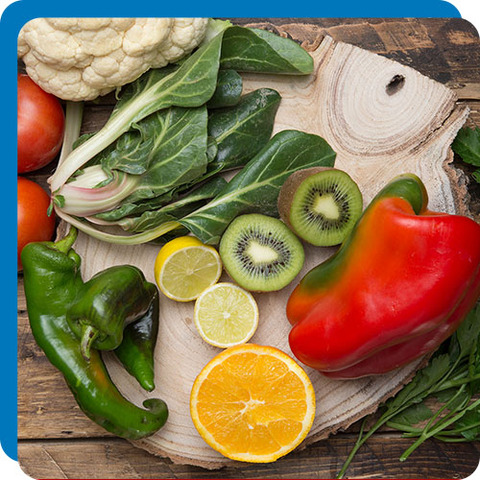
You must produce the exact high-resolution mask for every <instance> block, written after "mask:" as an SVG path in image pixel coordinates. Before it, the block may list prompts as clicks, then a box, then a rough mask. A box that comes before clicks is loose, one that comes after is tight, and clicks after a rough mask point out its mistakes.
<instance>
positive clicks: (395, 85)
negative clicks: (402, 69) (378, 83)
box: [385, 75, 405, 95]
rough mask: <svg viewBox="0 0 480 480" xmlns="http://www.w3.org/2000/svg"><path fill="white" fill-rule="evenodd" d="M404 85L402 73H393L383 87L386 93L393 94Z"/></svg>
mask: <svg viewBox="0 0 480 480" xmlns="http://www.w3.org/2000/svg"><path fill="white" fill-rule="evenodd" d="M404 85H405V77H404V76H403V75H395V76H394V77H393V78H392V79H391V80H390V82H389V83H388V85H387V86H386V87H385V90H386V91H387V95H395V94H396V93H397V92H399V91H400V90H401V89H402V87H403V86H404Z"/></svg>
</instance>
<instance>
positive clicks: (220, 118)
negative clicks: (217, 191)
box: [208, 88, 281, 174]
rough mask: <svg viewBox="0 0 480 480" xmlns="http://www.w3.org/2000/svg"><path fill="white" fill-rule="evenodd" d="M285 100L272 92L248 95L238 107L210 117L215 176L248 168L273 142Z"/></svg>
mask: <svg viewBox="0 0 480 480" xmlns="http://www.w3.org/2000/svg"><path fill="white" fill-rule="evenodd" d="M280 100H281V97H280V95H279V93H278V92H276V91H275V90H272V89H270V88H260V89H258V90H255V91H253V92H251V93H249V94H247V95H244V96H243V97H242V98H241V100H240V102H239V103H238V105H236V106H235V107H231V108H223V109H219V110H214V111H213V112H211V113H210V115H209V117H208V134H209V135H210V136H211V137H212V138H214V139H215V141H216V145H217V152H216V156H215V158H214V159H213V161H211V162H210V163H209V165H208V170H209V172H210V173H211V174H213V173H216V172H219V171H225V170H230V169H233V168H237V167H240V166H243V165H245V163H247V161H248V160H250V159H251V158H252V157H254V156H255V155H256V154H257V153H258V152H259V151H260V149H261V148H262V147H264V146H265V145H266V144H267V142H268V141H269V140H270V137H271V135H272V131H273V124H274V122H275V115H276V113H277V110H278V106H279V104H280Z"/></svg>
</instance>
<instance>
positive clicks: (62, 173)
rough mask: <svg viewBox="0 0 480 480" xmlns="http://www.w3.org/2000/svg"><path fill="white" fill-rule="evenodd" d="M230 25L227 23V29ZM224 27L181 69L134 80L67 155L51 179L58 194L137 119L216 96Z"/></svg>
mask: <svg viewBox="0 0 480 480" xmlns="http://www.w3.org/2000/svg"><path fill="white" fill-rule="evenodd" d="M226 27H228V24H226V25H225V28H226ZM223 33H224V30H223V31H221V32H218V33H217V34H216V35H215V36H214V37H213V39H211V40H210V41H209V42H207V43H204V44H203V45H202V46H201V47H200V48H199V49H198V50H197V51H196V52H194V53H193V54H192V55H191V56H190V57H188V58H187V59H186V60H185V61H184V62H183V63H182V64H181V65H180V67H178V68H168V67H167V69H166V70H164V69H159V70H155V69H152V70H150V71H148V72H147V73H146V74H144V75H143V76H142V77H140V79H139V80H137V81H136V82H133V84H132V86H131V88H130V89H129V91H128V92H127V93H126V94H125V96H123V97H122V99H121V100H120V101H119V102H118V103H117V106H116V108H115V109H114V111H113V112H112V115H111V116H110V118H109V120H108V121H107V123H106V124H105V125H104V127H103V128H102V129H101V130H100V131H99V132H97V133H96V134H95V135H93V136H92V137H90V138H89V139H88V140H87V141H85V142H84V143H82V144H81V145H80V146H79V147H78V148H76V149H75V150H73V151H72V152H71V153H70V155H68V156H67V158H65V160H64V161H63V163H62V164H61V165H60V166H59V168H58V169H57V170H56V172H55V173H54V174H53V175H52V177H51V178H50V179H49V182H50V187H51V190H52V192H53V193H55V192H56V191H57V190H58V189H59V188H60V187H61V186H62V185H63V184H64V183H65V182H66V181H67V180H68V179H69V178H70V177H71V175H73V174H74V173H75V171H76V170H78V169H80V168H81V167H83V165H85V164H86V163H87V162H89V161H90V160H91V159H92V158H93V157H94V156H95V155H97V154H98V153H100V152H101V151H102V150H104V149H105V148H107V147H109V146H110V145H111V144H112V143H113V142H114V141H115V140H116V139H117V138H119V137H120V136H121V135H122V134H123V133H125V132H127V131H128V130H129V129H130V128H131V127H132V125H133V124H134V123H135V122H139V121H140V120H142V119H143V118H145V117H147V116H148V115H150V114H152V113H154V112H156V111H158V110H161V109H164V108H168V107H171V106H177V107H199V106H201V105H203V104H204V103H206V102H207V101H208V100H209V99H210V98H211V96H212V95H213V93H214V91H215V88H216V84H217V74H218V69H219V61H220V50H221V46H222V37H223Z"/></svg>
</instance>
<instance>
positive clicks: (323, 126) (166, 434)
mask: <svg viewBox="0 0 480 480" xmlns="http://www.w3.org/2000/svg"><path fill="white" fill-rule="evenodd" d="M311 54H312V56H313V57H314V60H315V70H314V73H313V74H312V75H310V76H308V77H290V76H284V77H281V76H271V75H244V80H245V91H246V92H247V91H251V90H253V89H256V88H260V87H269V88H274V89H276V90H277V91H278V92H279V93H280V94H281V95H282V102H281V105H280V108H279V110H278V114H277V120H276V126H275V132H278V131H280V130H284V129H297V130H303V131H306V132H310V133H316V134H318V135H320V136H322V137H324V138H325V139H326V140H327V141H328V142H329V143H330V145H331V146H332V147H333V149H334V150H335V151H336V152H337V161H336V167H337V168H341V169H344V170H346V171H347V172H348V173H349V174H350V175H351V176H352V177H353V178H354V179H355V180H356V181H357V182H358V184H359V186H360V188H361V190H362V192H363V194H364V201H365V204H367V203H368V202H369V201H370V200H371V199H372V197H373V196H374V195H375V194H376V193H377V192H378V190H379V189H380V188H382V187H383V186H384V185H385V184H386V183H387V182H388V181H389V180H390V179H391V178H393V177H394V176H395V175H397V174H400V173H405V172H413V173H416V174H417V175H419V176H420V177H421V178H422V180H423V181H424V183H425V185H426V187H427V190H428V193H429V197H430V208H431V209H433V210H441V211H446V212H449V213H454V212H459V213H465V208H464V207H463V202H462V199H463V198H464V196H465V194H466V190H465V187H464V182H463V179H462V178H461V177H460V176H459V173H458V172H456V171H455V170H454V169H452V168H451V167H450V166H449V163H450V162H451V161H452V158H453V155H452V152H451V151H450V148H449V145H450V144H451V142H452V140H453V139H454V137H455V134H456V132H457V131H458V129H459V128H460V127H461V126H462V125H463V123H464V122H465V120H466V118H467V116H468V113H469V112H468V108H466V107H464V106H457V105H456V96H455V94H454V93H453V92H452V91H451V90H449V89H447V88H446V87H444V86H443V85H441V84H439V83H437V82H434V81H433V80H430V79H428V78H426V77H425V76H422V75H421V74H419V73H418V72H416V71H415V70H413V69H411V68H409V67H406V66H403V65H401V64H399V63H396V62H394V61H392V60H389V59H386V58H384V57H380V56H378V55H375V54H373V53H371V52H368V51H366V50H362V49H360V48H358V47H354V46H352V45H348V44H345V43H340V42H338V43H337V42H334V41H333V40H332V39H331V38H330V37H325V38H324V39H323V41H322V42H321V43H320V44H319V45H318V47H317V48H316V49H315V50H314V51H312V52H311ZM75 248H76V250H77V252H78V253H79V254H80V256H81V257H82V258H83V275H84V278H85V279H88V278H89V277H90V276H92V275H93V274H94V273H96V272H97V271H99V270H102V269H104V268H107V267H109V266H111V265H118V264H125V263H128V264H133V265H137V266H138V267H140V268H141V269H142V270H143V272H144V273H145V275H146V277H147V279H148V280H150V281H154V276H153V265H154V261H155V257H156V255H157V253H158V249H159V247H158V246H152V245H140V246H133V247H132V246H118V245H112V244H107V243H102V242H100V241H97V240H94V239H92V238H90V237H87V236H86V235H83V234H81V235H80V236H79V239H78V240H77V242H76V245H75ZM334 251H335V249H333V248H314V247H308V246H306V264H305V267H304V269H303V271H302V272H301V274H300V275H299V277H298V279H297V280H296V281H294V282H293V284H292V285H290V286H289V287H287V288H285V289H283V290H282V291H280V292H275V293H269V294H257V295H256V299H257V301H258V304H259V310H260V324H259V328H258V330H257V332H256V333H255V335H254V337H253V338H252V339H251V342H253V343H258V344H263V345H272V346H275V347H277V348H280V349H281V350H283V351H285V352H287V353H289V354H290V355H291V351H290V349H289V346H288V341H287V338H288V333H289V330H290V328H289V323H288V321H287V319H286V316H285V305H286V301H287V299H288V296H289V294H290V292H291V291H292V290H293V288H294V286H295V285H296V284H297V283H298V280H299V279H300V278H301V277H302V276H303V275H304V274H305V273H306V272H307V271H308V270H309V269H311V268H312V267H313V266H316V265H318V264H319V263H320V262H321V261H323V260H325V259H326V258H328V257H329V256H330V255H331V254H332V253H333V252H334ZM224 278H225V279H226V278H227V277H226V276H225V277H224ZM160 315H161V317H160V322H161V325H160V331H159V337H158V341H157V345H156V351H155V360H156V363H155V368H156V385H157V388H156V390H155V391H154V392H153V393H152V394H150V395H147V394H146V392H145V391H143V390H142V389H141V388H140V387H139V386H138V384H137V383H136V381H135V380H134V379H133V378H132V377H130V376H129V375H128V374H126V373H125V371H124V369H123V367H122V366H121V365H120V364H119V362H118V361H117V360H116V359H115V357H114V356H113V355H111V354H107V355H106V356H105V358H106V362H107V365H108V369H109V371H110V373H111V376H112V378H113V380H114V382H115V383H116V384H117V385H118V387H119V389H120V390H121V392H122V393H123V394H124V395H125V396H126V397H127V398H129V399H130V400H131V401H133V402H134V403H137V404H138V405H141V403H142V401H143V400H144V399H146V398H148V397H150V396H158V397H160V398H162V399H164V400H165V401H166V402H167V404H168V406H169V410H170V416H169V419H168V422H167V424H166V425H165V427H164V428H163V429H162V430H160V431H159V432H157V433H156V434H155V435H153V436H151V437H148V438H146V439H143V440H141V441H136V442H133V443H134V444H135V445H137V446H138V447H141V448H143V449H145V450H147V451H149V452H151V453H154V454H159V455H162V456H168V457H169V458H171V459H172V460H173V461H174V462H177V463H184V464H191V465H200V466H203V467H206V468H220V467H222V466H224V465H227V464H232V463H235V462H232V461H230V460H228V459H226V458H224V457H223V456H222V455H220V454H218V453H217V452H215V451H214V450H212V449H211V448H210V447H209V446H208V445H207V444H206V443H205V442H204V441H203V440H202V438H201V437H200V436H199V435H198V433H197V432H196V430H195V428H194V426H193V423H192V421H191V419H190V414H189V395H190V389H191V386H192V384H193V381H194V379H195V377H196V376H197V374H198V373H199V372H200V370H201V369H202V368H203V367H204V365H205V364H206V363H207V362H208V361H209V360H210V359H211V358H212V357H213V356H215V355H216V354H217V353H219V352H220V350H219V349H217V348H215V347H212V346H210V345H207V344H206V343H205V342H204V341H203V340H202V339H201V338H200V336H199V335H198V334H197V332H196V330H195V326H194V324H193V320H192V317H193V303H188V304H179V303H175V302H173V301H171V300H169V299H167V298H165V297H162V298H161V311H160ZM424 361H425V359H419V360H417V361H415V362H413V363H411V364H410V365H407V366H406V367H403V368H401V369H398V370H396V371H393V372H391V373H389V374H387V375H383V376H376V377H369V378H365V379H359V380H355V381H335V380H329V379H327V378H325V377H323V376H322V375H321V374H319V373H318V372H316V371H314V370H311V369H309V368H306V371H307V373H308V375H309V377H310V379H311V380H312V383H313V386H314V388H315V391H316V397H317V412H316V418H315V421H314V424H313V427H312V429H311V431H310V433H309V435H308V437H307V438H306V440H305V441H304V444H303V446H305V445H307V444H309V443H312V442H314V441H316V440H318V439H321V438H325V437H327V436H328V435H329V434H331V433H334V432H335V431H337V430H338V429H343V428H346V427H347V426H349V425H350V424H351V423H353V422H354V421H355V420H357V419H359V418H361V417H362V416H364V415H366V414H367V413H370V412H373V411H374V410H375V409H376V408H377V407H378V405H379V403H380V402H382V401H384V400H385V399H387V398H388V397H390V396H392V395H393V394H394V393H395V392H396V391H398V390H399V389H400V388H401V387H402V386H403V385H404V384H405V383H406V382H408V381H409V379H410V378H411V377H412V375H413V374H414V373H415V371H416V370H417V369H418V368H419V366H420V365H421V364H422V363H424Z"/></svg>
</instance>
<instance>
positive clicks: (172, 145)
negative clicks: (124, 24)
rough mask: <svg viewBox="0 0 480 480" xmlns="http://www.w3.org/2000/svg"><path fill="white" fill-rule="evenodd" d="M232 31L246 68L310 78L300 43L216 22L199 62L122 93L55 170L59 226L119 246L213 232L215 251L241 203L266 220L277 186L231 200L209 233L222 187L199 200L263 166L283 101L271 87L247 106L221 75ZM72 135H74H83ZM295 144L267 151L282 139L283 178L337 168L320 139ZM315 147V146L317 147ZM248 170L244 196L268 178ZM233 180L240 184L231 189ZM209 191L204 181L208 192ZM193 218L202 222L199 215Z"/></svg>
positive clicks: (249, 98) (189, 61) (236, 81)
mask: <svg viewBox="0 0 480 480" xmlns="http://www.w3.org/2000/svg"><path fill="white" fill-rule="evenodd" d="M230 30H232V35H231V37H230V40H229V41H230V42H231V40H232V38H234V37H235V35H240V36H241V37H242V39H241V40H239V43H238V44H236V46H237V47H239V48H241V49H243V48H246V50H243V54H245V55H247V56H248V55H250V54H251V55H252V56H251V57H250V60H251V62H252V63H251V65H250V67H249V66H248V65H247V67H245V68H247V69H251V67H252V65H253V64H255V63H257V61H258V58H260V56H264V55H267V56H268V62H267V61H266V59H265V57H263V60H264V61H263V66H262V67H261V68H260V70H259V71H272V72H278V73H293V74H302V73H303V74H305V73H308V72H309V71H311V67H312V65H311V62H312V59H311V57H310V56H309V55H308V54H307V53H306V52H305V51H304V50H303V49H302V48H301V47H300V46H299V45H297V44H296V43H295V42H293V41H291V40H287V39H283V38H280V37H277V36H276V35H274V34H271V33H269V32H263V31H256V30H254V29H248V28H244V27H232V25H231V24H230V22H224V21H219V20H211V21H210V22H209V29H208V31H207V35H206V37H205V39H204V41H203V42H202V44H201V45H200V47H199V48H198V49H197V50H196V51H195V52H194V53H193V54H191V55H190V56H189V57H186V58H185V59H182V61H181V62H179V63H178V64H176V65H170V66H167V67H165V68H162V69H156V70H150V71H149V72H147V73H146V74H144V75H143V76H142V77H140V78H139V79H138V80H136V81H135V82H133V83H132V84H130V85H128V86H126V87H125V88H124V89H123V91H122V94H121V96H120V98H119V100H118V102H117V104H116V106H115V108H114V109H113V112H112V114H111V116H110V118H109V119H108V121H107V122H106V124H105V126H104V127H103V128H102V129H101V130H100V131H99V132H97V133H96V134H94V135H87V136H83V137H82V138H80V139H79V141H77V142H76V144H75V148H74V149H73V151H71V152H70V153H68V154H65V155H63V156H62V162H61V164H60V165H59V168H58V169H57V171H56V172H55V174H54V175H53V176H52V177H51V178H50V179H49V182H50V185H51V190H52V198H53V203H54V205H55V210H56V212H57V214H58V216H59V217H60V218H63V219H64V220H66V221H67V222H69V223H71V224H72V225H75V226H76V227H77V228H78V229H80V230H82V231H84V232H85V233H88V234H90V235H92V236H94V237H96V238H99V239H102V240H105V241H110V242H116V243H125V244H134V243H143V242H147V241H152V240H155V239H157V238H159V237H163V238H166V237H165V235H167V234H168V235H170V233H169V232H171V231H173V230H175V229H182V228H188V229H190V231H192V232H193V233H195V234H197V233H198V235H201V236H203V238H206V237H208V235H206V234H205V233H202V234H201V233H200V231H206V232H208V230H209V229H211V230H212V231H211V235H210V237H209V238H208V241H209V242H216V241H218V236H219V234H221V232H222V231H223V230H222V227H221V224H222V222H224V221H225V219H228V218H230V220H231V219H232V218H233V217H231V215H235V212H239V213H240V212H241V211H242V208H241V205H242V204H245V205H246V204H247V203H248V205H249V208H252V209H259V210H262V211H264V212H265V211H266V210H265V209H267V210H268V208H269V207H270V206H272V205H274V204H275V202H276V196H275V194H276V193H278V185H277V184H275V188H273V189H272V188H270V189H266V190H265V192H263V191H261V189H260V188H258V190H259V193H258V198H257V195H256V194H255V193H254V192H253V191H256V190H257V186H253V187H252V193H249V194H246V195H245V196H244V197H243V196H238V197H237V199H236V200H235V201H234V200H233V199H232V198H231V196H229V197H228V199H227V198H225V199H223V200H224V201H225V202H226V204H227V205H228V206H229V214H228V215H230V217H229V216H226V217H225V219H221V220H218V219H217V222H213V221H212V222H211V223H210V225H205V222H206V220H205V219H206V216H207V215H208V213H205V212H204V211H203V210H202V208H206V207H205V202H206V201H207V200H208V199H211V198H212V196H213V195H216V194H217V193H218V189H219V184H220V182H219V181H217V182H216V183H215V185H216V186H217V189H216V190H215V191H213V190H210V191H209V192H208V194H207V193H206V190H195V191H194V189H195V187H196V186H197V185H199V184H200V185H201V184H203V183H204V182H206V181H207V180H210V179H211V178H215V176H217V175H218V174H219V173H221V172H223V171H225V170H230V169H234V168H239V167H242V166H244V165H245V164H246V163H247V162H249V161H250V160H251V159H252V158H253V157H255V158H256V159H257V161H258V162H260V164H261V163H262V161H264V159H263V158H260V159H259V158H257V157H256V155H257V153H258V152H259V151H260V150H261V149H262V148H263V147H264V146H265V144H267V142H268V141H269V139H270V136H271V134H272V131H273V124H274V119H275V114H276V112H277V109H278V105H279V102H280V95H279V94H278V93H277V92H275V91H274V90H271V89H268V88H264V89H259V90H256V91H254V92H252V93H249V94H248V95H245V96H244V97H241V92H242V88H243V86H242V79H241V77H240V76H239V75H238V73H237V71H236V70H233V69H227V70H220V58H221V54H222V52H223V53H224V54H225V53H228V52H229V51H230V52H231V53H232V50H231V47H232V44H231V43H230V45H229V44H228V41H227V42H225V41H224V38H225V34H226V32H228V31H230ZM255 55H257V56H259V57H257V58H256V57H255ZM245 58H246V57H245ZM245 58H244V57H242V55H240V56H238V57H237V60H241V62H240V63H242V62H243V61H244V60H245ZM235 61H236V60H235ZM235 61H234V62H233V63H235ZM247 63H248V62H247ZM267 64H268V68H267V69H265V66H266V65H267ZM272 66H273V67H272ZM225 105H227V106H225ZM213 107H216V108H213ZM68 123H70V122H68ZM72 124H73V122H72ZM77 124H78V123H77ZM76 132H77V136H78V129H76ZM290 135H291V137H292V138H290V139H289V142H291V143H292V144H294V143H295V142H296V143H295V146H294V148H293V149H291V150H288V148H287V147H286V144H287V143H288V142H287V141H286V135H285V137H281V136H280V137H278V138H277V140H275V142H273V143H272V145H271V146H270V147H271V148H276V146H277V143H278V142H279V141H280V139H281V138H282V139H283V140H285V141H284V142H283V143H285V145H283V144H282V145H280V146H279V152H280V153H279V154H278V156H277V157H276V158H275V163H276V164H278V165H279V166H280V167H279V168H281V169H282V174H283V177H282V176H281V175H279V176H278V178H279V179H285V178H286V175H288V174H289V173H291V171H294V170H295V169H298V168H306V167H308V166H311V165H317V164H321V165H323V164H325V165H327V164H329V162H330V160H331V163H332V164H333V159H334V155H335V154H334V153H333V151H331V149H330V147H329V146H328V145H327V144H326V142H324V141H323V140H322V139H319V137H315V136H307V137H304V135H306V134H302V133H301V132H295V133H291V134H290ZM293 137H295V141H293ZM299 137H302V138H304V139H305V138H310V140H309V141H310V143H312V144H315V145H314V146H313V147H314V148H313V150H315V147H319V148H318V149H317V152H316V153H317V158H314V155H313V153H311V152H308V153H307V150H308V148H310V147H309V145H308V141H305V142H303V143H302V141H299ZM312 138H316V140H315V142H314V141H313V140H311V139H312ZM318 139H319V140H320V141H319V140H318ZM70 143H72V141H71V140H70ZM280 143H282V142H280ZM283 150H286V151H287V150H288V154H289V155H290V156H292V158H297V157H298V158H299V160H298V164H295V166H294V167H292V168H291V169H289V163H288V160H289V159H288V158H287V157H286V156H285V155H284V154H283ZM267 156H268V152H267ZM324 157H325V158H324ZM316 160H319V162H317V161H316ZM302 162H303V163H302ZM284 167H285V168H284ZM272 169H273V164H272V165H270V163H268V162H266V164H265V170H264V171H263V172H262V173H264V174H265V175H266V177H265V178H268V177H269V176H272V178H273V176H274V173H275V172H273V171H272ZM245 170H246V172H242V175H245V181H244V183H243V184H242V188H247V186H248V185H247V184H248V183H249V182H255V181H260V183H258V186H259V187H260V186H261V185H262V184H261V181H263V177H262V178H260V177H259V179H256V178H255V176H254V174H255V170H254V169H252V167H251V166H250V167H248V168H246V169H245ZM252 172H253V174H252ZM275 178H276V177H275ZM237 181H238V180H237V178H236V179H235V181H234V182H233V185H235V184H236V182H237ZM278 181H281V180H278ZM272 182H273V180H272ZM267 183H268V182H267ZM273 183H275V182H273ZM273 183H272V184H270V187H272V185H273ZM213 185H214V183H210V182H208V184H207V185H205V188H207V187H208V186H209V187H212V186H213ZM275 189H276V190H275ZM224 190H226V191H228V188H227V187H225V188H224ZM246 191H247V190H245V192H246ZM200 192H203V193H202V194H201V198H200V197H198V195H199V193H200ZM264 193H265V196H264ZM190 195H191V198H189V196H190ZM227 200H228V201H227ZM172 202H173V203H172ZM197 211H198V212H201V213H199V215H197V216H195V212H197ZM223 213H224V212H220V214H223ZM180 221H182V222H184V223H185V225H183V226H182V225H181V224H180V223H179V222H180ZM109 227H114V228H116V227H121V228H123V229H124V230H125V231H128V232H130V233H131V235H125V236H124V235H118V234H117V233H113V232H115V231H116V230H115V229H114V230H113V232H112V231H109Z"/></svg>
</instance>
